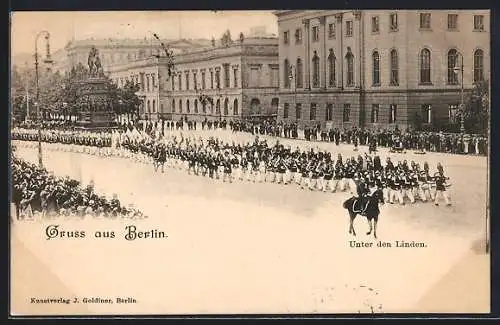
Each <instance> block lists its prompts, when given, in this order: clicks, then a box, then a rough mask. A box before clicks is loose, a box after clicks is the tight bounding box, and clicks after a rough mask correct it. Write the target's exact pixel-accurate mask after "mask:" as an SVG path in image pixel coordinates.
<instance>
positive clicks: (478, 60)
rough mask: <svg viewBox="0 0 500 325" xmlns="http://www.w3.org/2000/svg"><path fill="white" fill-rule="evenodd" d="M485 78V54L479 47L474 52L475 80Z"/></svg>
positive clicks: (478, 80)
mask: <svg viewBox="0 0 500 325" xmlns="http://www.w3.org/2000/svg"><path fill="white" fill-rule="evenodd" d="M483 80H484V54H483V50H481V49H478V50H476V51H475V52H474V82H480V81H483Z"/></svg>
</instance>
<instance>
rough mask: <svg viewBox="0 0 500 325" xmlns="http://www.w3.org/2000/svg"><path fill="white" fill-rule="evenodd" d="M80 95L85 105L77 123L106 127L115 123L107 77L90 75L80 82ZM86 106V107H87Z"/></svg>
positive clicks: (89, 126) (88, 127)
mask: <svg viewBox="0 0 500 325" xmlns="http://www.w3.org/2000/svg"><path fill="white" fill-rule="evenodd" d="M78 96H79V97H80V102H81V103H82V104H83V105H84V108H83V110H81V111H80V112H79V113H78V115H79V118H78V122H77V125H78V126H79V127H82V128H86V129H92V128H105V127H111V126H113V125H115V124H116V123H115V121H114V120H115V113H114V112H113V110H112V106H111V98H110V93H109V89H108V81H107V80H106V79H105V78H100V77H90V78H88V79H86V80H82V81H81V82H80V84H79V91H78ZM85 106H86V107H85Z"/></svg>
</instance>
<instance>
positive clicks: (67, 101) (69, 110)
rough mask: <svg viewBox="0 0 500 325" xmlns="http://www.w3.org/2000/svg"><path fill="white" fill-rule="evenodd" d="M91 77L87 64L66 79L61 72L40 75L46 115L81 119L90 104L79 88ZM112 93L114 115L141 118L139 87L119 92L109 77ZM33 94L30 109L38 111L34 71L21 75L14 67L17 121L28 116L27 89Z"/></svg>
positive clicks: (131, 84)
mask: <svg viewBox="0 0 500 325" xmlns="http://www.w3.org/2000/svg"><path fill="white" fill-rule="evenodd" d="M87 76H88V70H87V68H86V67H85V66H84V65H83V64H78V65H77V66H75V67H73V68H72V69H71V70H70V71H69V72H68V73H66V74H65V75H61V74H60V73H58V72H55V73H52V72H46V71H44V72H43V73H40V74H39V83H38V84H39V100H38V101H39V104H40V109H41V111H42V112H43V113H45V114H44V115H46V113H56V114H60V115H64V116H69V115H73V116H74V115H77V113H78V112H79V111H80V110H82V109H83V108H84V105H86V103H84V102H83V100H82V98H81V97H79V95H78V94H79V88H80V87H81V85H82V83H81V82H82V81H83V80H85V79H86V78H87ZM106 82H107V88H108V90H109V96H110V105H111V108H112V109H113V111H114V112H116V113H121V114H129V116H137V115H138V112H139V106H140V103H141V100H140V99H139V98H138V97H137V95H136V93H137V91H139V88H140V87H139V85H138V84H136V83H134V82H131V81H127V83H126V84H125V85H124V86H123V87H122V88H118V87H117V85H115V84H114V83H113V82H112V80H111V79H109V78H107V77H106ZM27 87H28V92H29V101H30V103H29V105H30V107H33V109H34V107H35V96H36V84H35V73H34V71H27V72H26V71H25V72H24V73H23V72H20V71H19V69H17V68H16V67H14V68H13V69H12V71H11V93H12V109H13V114H14V115H15V117H16V119H24V118H25V116H26V97H27V96H26V89H27Z"/></svg>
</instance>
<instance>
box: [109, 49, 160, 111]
mask: <svg viewBox="0 0 500 325" xmlns="http://www.w3.org/2000/svg"><path fill="white" fill-rule="evenodd" d="M108 74H109V77H110V78H111V80H112V81H113V82H114V83H115V84H116V85H117V86H118V87H119V88H123V86H124V85H125V84H126V83H127V82H128V81H131V82H134V83H135V84H138V85H139V87H140V88H139V91H138V92H137V96H138V97H139V98H140V99H141V102H142V104H141V106H140V107H139V115H140V116H141V118H143V119H149V120H158V119H159V118H161V117H168V116H167V115H168V113H169V112H168V110H167V109H166V107H167V106H166V105H167V102H166V99H167V97H168V94H169V91H168V89H166V85H167V83H166V80H167V79H169V78H170V77H169V76H168V69H167V64H166V62H165V59H164V58H161V57H159V58H158V57H154V56H150V57H146V58H140V59H136V60H131V61H130V62H126V63H122V64H115V65H113V66H111V67H110V68H109V69H108Z"/></svg>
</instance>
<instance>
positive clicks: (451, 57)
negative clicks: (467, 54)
mask: <svg viewBox="0 0 500 325" xmlns="http://www.w3.org/2000/svg"><path fill="white" fill-rule="evenodd" d="M457 58H458V53H457V50H455V49H451V50H449V51H448V84H450V85H456V84H458V75H457V74H456V73H455V70H454V69H455V67H456V66H457V63H458V62H457Z"/></svg>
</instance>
